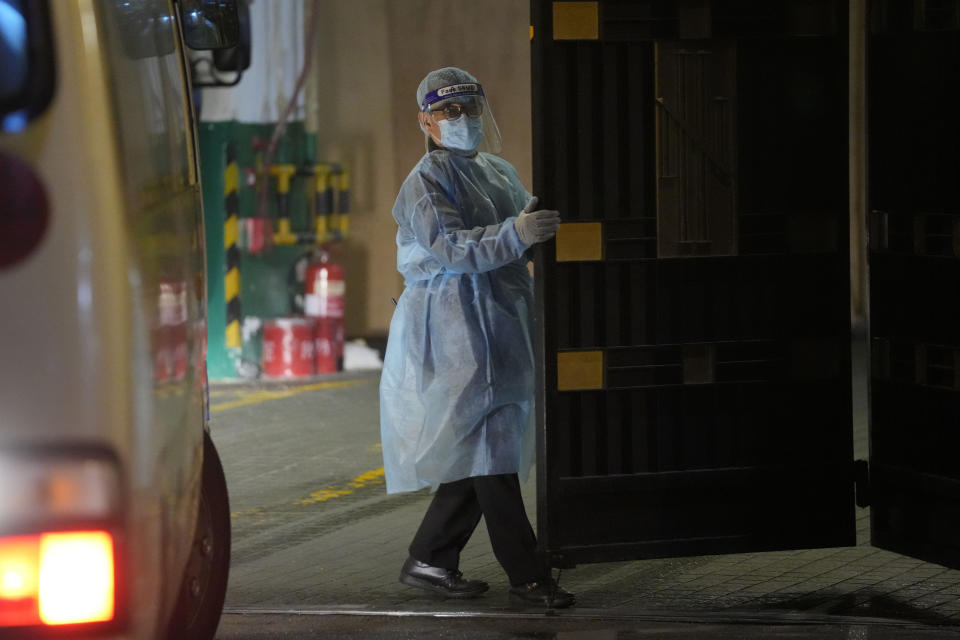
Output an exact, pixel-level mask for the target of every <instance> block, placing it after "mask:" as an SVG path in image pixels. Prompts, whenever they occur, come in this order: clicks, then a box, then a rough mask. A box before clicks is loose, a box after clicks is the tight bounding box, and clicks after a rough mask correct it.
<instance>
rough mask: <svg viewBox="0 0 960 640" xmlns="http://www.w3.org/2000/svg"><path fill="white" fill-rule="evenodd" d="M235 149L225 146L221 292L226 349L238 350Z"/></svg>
mask: <svg viewBox="0 0 960 640" xmlns="http://www.w3.org/2000/svg"><path fill="white" fill-rule="evenodd" d="M238 179H239V170H238V168H237V150H236V146H235V145H234V143H232V142H230V143H228V144H227V169H226V172H225V175H224V181H223V186H224V189H223V191H224V199H225V211H226V220H225V222H224V227H223V241H224V246H225V248H226V250H227V275H226V278H225V280H224V292H225V294H226V296H225V297H226V302H227V348H228V349H239V348H240V347H241V346H242V342H241V338H240V317H241V316H240V313H241V309H240V249H238V248H237V236H238V230H239V221H238V219H237V213H238V209H239V206H238V202H237V181H238Z"/></svg>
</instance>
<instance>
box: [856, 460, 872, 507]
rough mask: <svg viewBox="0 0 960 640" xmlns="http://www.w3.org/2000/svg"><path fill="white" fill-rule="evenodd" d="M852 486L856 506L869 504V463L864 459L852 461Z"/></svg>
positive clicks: (867, 505)
mask: <svg viewBox="0 0 960 640" xmlns="http://www.w3.org/2000/svg"><path fill="white" fill-rule="evenodd" d="M853 487H854V493H855V495H856V498H855V502H856V504H857V506H858V507H861V508H862V507H869V506H870V465H869V463H868V462H867V461H866V460H854V461H853Z"/></svg>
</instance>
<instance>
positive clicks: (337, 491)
mask: <svg viewBox="0 0 960 640" xmlns="http://www.w3.org/2000/svg"><path fill="white" fill-rule="evenodd" d="M381 482H383V467H380V468H379V469H374V470H373V471H367V472H366V473H361V474H360V475H358V476H357V477H356V478H354V479H353V480H351V481H350V482H349V483H347V486H346V487H327V488H325V489H320V490H319V491H314V492H313V493H311V494H310V497H309V498H304V499H303V500H301V501H300V505H301V506H304V507H306V506H309V505H311V504H317V503H318V502H326V501H327V500H332V499H334V498H342V497H343V496H348V495H350V494H351V493H353V491H354V490H355V489H362V488H363V487H367V486H370V485H374V484H380V483H381Z"/></svg>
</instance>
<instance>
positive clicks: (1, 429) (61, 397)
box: [0, 0, 239, 639]
mask: <svg viewBox="0 0 960 640" xmlns="http://www.w3.org/2000/svg"><path fill="white" fill-rule="evenodd" d="M237 22H238V18H237V7H236V6H235V2H233V1H232V0H176V1H174V0H135V1H127V0H56V1H44V0H0V304H2V306H3V309H2V310H0V637H2V638H6V637H16V638H23V637H46V636H47V635H50V636H56V637H71V638H73V637H80V636H83V637H96V638H101V637H102V638H138V639H139V638H158V637H171V638H204V639H209V638H212V637H213V635H214V633H215V630H216V626H217V623H218V621H219V618H220V612H221V610H222V607H223V598H224V594H225V590H226V582H227V569H228V565H229V554H230V516H229V508H228V504H227V493H226V486H225V482H224V477H223V471H222V468H221V466H220V461H219V459H218V457H217V453H216V450H215V449H214V447H213V444H212V441H211V440H210V436H209V431H208V428H207V426H206V425H207V420H206V406H205V405H206V374H205V363H204V354H205V351H204V350H205V335H206V325H205V299H206V297H205V293H204V287H205V284H204V273H205V266H204V242H203V213H202V209H201V198H200V185H199V170H198V167H197V152H196V141H195V125H194V119H193V115H192V106H191V90H190V78H189V64H188V61H187V57H186V53H185V52H186V48H187V47H192V48H198V49H213V48H220V47H225V46H231V45H233V44H234V43H235V38H236V37H237V36H238V31H239V30H238V28H237Z"/></svg>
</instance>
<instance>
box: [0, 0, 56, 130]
mask: <svg viewBox="0 0 960 640" xmlns="http://www.w3.org/2000/svg"><path fill="white" fill-rule="evenodd" d="M47 12H48V6H47V3H46V2H31V1H30V0H0V128H2V130H3V131H8V132H16V131H19V130H20V129H22V128H23V127H24V126H26V124H27V122H28V121H29V120H30V118H32V117H34V116H36V115H37V114H39V113H40V112H41V111H43V110H44V108H46V106H47V104H49V102H50V97H51V96H52V94H53V43H52V41H51V38H50V18H49V15H48V13H47Z"/></svg>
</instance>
